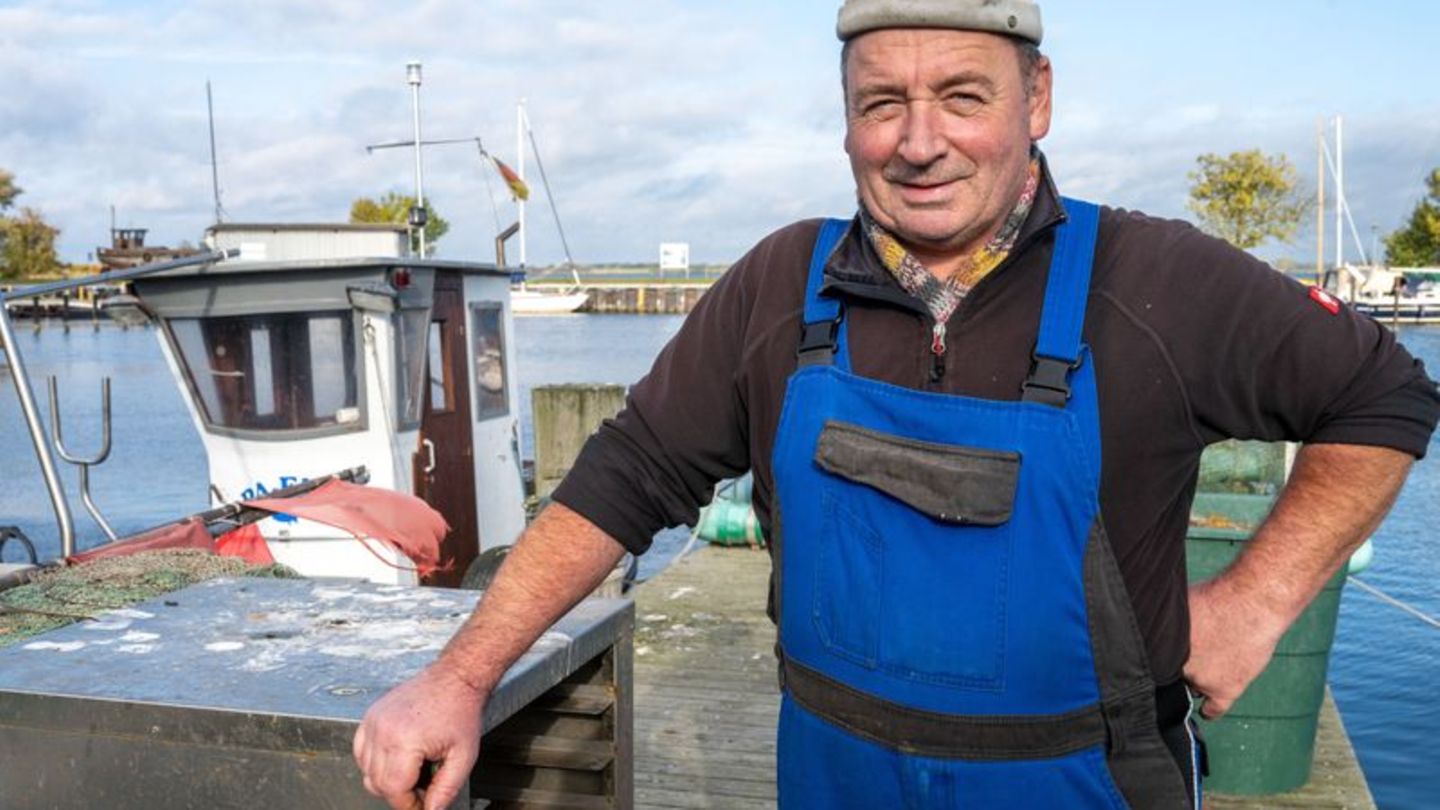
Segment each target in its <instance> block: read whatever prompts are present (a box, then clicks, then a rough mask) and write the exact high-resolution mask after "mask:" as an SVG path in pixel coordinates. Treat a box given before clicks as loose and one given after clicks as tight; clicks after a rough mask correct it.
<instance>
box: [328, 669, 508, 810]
mask: <svg viewBox="0 0 1440 810" xmlns="http://www.w3.org/2000/svg"><path fill="white" fill-rule="evenodd" d="M485 698H486V696H485V695H484V694H482V693H481V692H479V691H477V690H476V689H475V688H474V687H473V686H471V685H470V684H469V683H467V682H466V681H465V680H463V679H462V678H460V677H459V676H458V675H456V674H455V673H454V672H452V671H451V670H450V669H449V668H448V667H447V666H446V664H445V663H444V662H443V661H440V662H437V663H435V664H433V665H431V666H430V667H429V668H428V669H425V670H423V671H421V672H420V674H418V675H416V676H415V677H414V678H411V679H410V680H408V681H406V682H405V683H403V684H401V685H399V686H397V687H395V688H394V689H393V690H391V691H390V692H389V693H388V694H386V695H385V696H384V697H382V698H381V699H380V700H379V701H377V702H376V703H375V705H373V706H371V707H370V710H369V711H368V712H366V713H365V719H364V720H363V721H362V722H361V724H360V729H359V731H357V732H356V733H355V746H354V752H355V762H356V763H357V764H358V765H359V766H360V771H361V772H362V773H363V774H364V775H365V789H366V790H368V791H370V792H371V793H372V794H374V795H376V796H378V797H380V798H381V799H384V800H385V801H386V802H388V803H389V804H390V806H391V807H393V808H395V810H419V808H421V807H423V808H424V810H443V808H446V807H448V806H450V803H451V802H453V801H454V800H455V797H456V796H458V795H459V794H460V791H461V790H462V789H463V788H464V786H465V782H466V780H468V779H469V778H470V770H471V768H473V767H474V765H475V759H476V758H477V757H478V756H479V754H480V731H481V728H480V718H481V714H482V713H483V712H484V709H485ZM426 762H438V763H439V765H440V768H439V770H438V771H437V772H436V773H435V776H434V779H433V780H432V781H431V783H430V785H429V786H428V787H427V788H426V789H425V790H423V791H422V790H419V789H418V788H417V787H416V785H417V783H418V782H419V781H420V775H421V773H422V769H423V768H424V767H425V763H426Z"/></svg>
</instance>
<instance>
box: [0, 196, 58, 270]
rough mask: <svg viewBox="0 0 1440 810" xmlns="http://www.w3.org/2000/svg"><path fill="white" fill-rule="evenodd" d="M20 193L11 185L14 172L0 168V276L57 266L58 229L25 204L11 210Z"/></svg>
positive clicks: (50, 268) (55, 267)
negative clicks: (15, 209) (56, 245)
mask: <svg viewBox="0 0 1440 810" xmlns="http://www.w3.org/2000/svg"><path fill="white" fill-rule="evenodd" d="M23 193H25V190H24V189H22V188H20V187H19V186H17V185H15V175H14V174H12V173H11V172H8V171H6V170H4V169H0V279H15V278H29V277H32V276H42V275H48V274H51V273H54V272H55V271H56V270H59V269H60V260H59V259H58V258H57V257H56V255H55V238H56V237H58V236H59V235H60V229H58V228H55V227H53V226H51V225H50V224H49V223H48V222H46V221H45V217H44V216H42V215H41V213H40V212H39V211H38V210H36V209H34V208H31V207H29V206H24V207H22V208H20V209H19V210H18V211H13V212H12V209H14V208H15V199H16V198H17V197H19V196H20V195H21V194H23Z"/></svg>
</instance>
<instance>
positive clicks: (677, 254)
mask: <svg viewBox="0 0 1440 810" xmlns="http://www.w3.org/2000/svg"><path fill="white" fill-rule="evenodd" d="M666 270H679V271H680V272H682V273H684V274H685V277H686V278H689V277H690V243H689V242H661V243H660V275H662V276H663V275H665V271H666Z"/></svg>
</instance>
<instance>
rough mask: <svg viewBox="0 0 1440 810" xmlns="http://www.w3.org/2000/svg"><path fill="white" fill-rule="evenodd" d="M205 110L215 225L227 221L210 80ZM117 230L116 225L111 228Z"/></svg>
mask: <svg viewBox="0 0 1440 810" xmlns="http://www.w3.org/2000/svg"><path fill="white" fill-rule="evenodd" d="M205 108H206V110H207V111H208V114H209V120H210V188H211V189H213V190H214V192H215V224H217V225H218V224H220V223H221V222H224V221H225V206H223V205H221V204H220V164H219V163H218V162H217V161H216V159H215V99H214V98H213V97H212V96H211V94H210V80H209V79H206V80H205ZM110 229H111V230H114V229H115V226H114V224H113V223H112V224H111V226H110Z"/></svg>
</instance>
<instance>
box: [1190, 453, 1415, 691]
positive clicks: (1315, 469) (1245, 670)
mask: <svg viewBox="0 0 1440 810" xmlns="http://www.w3.org/2000/svg"><path fill="white" fill-rule="evenodd" d="M1413 462H1414V459H1413V458H1411V457H1410V456H1409V455H1408V454H1406V453H1403V452H1400V451H1398V450H1391V449H1388V448H1384V447H1365V446H1360V445H1345V444H1310V445H1306V446H1304V447H1302V448H1300V452H1299V454H1298V455H1297V456H1296V458H1295V467H1294V469H1293V470H1292V472H1291V474H1290V480H1289V481H1288V482H1287V483H1286V485H1285V489H1284V490H1282V491H1281V493H1280V497H1279V498H1278V499H1277V500H1276V501H1275V508H1274V509H1273V510H1271V512H1270V516H1269V517H1268V518H1266V519H1265V522H1264V523H1263V524H1262V525H1261V526H1260V528H1259V529H1257V530H1256V532H1255V536H1254V537H1253V538H1251V539H1250V540H1249V541H1248V542H1246V543H1245V544H1244V550H1243V551H1241V552H1240V556H1239V557H1237V558H1236V559H1235V562H1234V563H1232V564H1231V566H1230V567H1229V568H1227V569H1226V570H1225V572H1224V573H1222V574H1221V575H1220V576H1218V577H1215V578H1214V579H1212V580H1210V581H1208V582H1202V583H1199V584H1197V585H1195V586H1193V587H1191V588H1190V658H1189V660H1188V661H1186V662H1185V677H1186V679H1188V680H1189V681H1190V683H1191V685H1192V686H1194V687H1195V688H1196V690H1198V691H1199V692H1200V693H1201V694H1202V695H1204V696H1205V698H1206V701H1205V707H1204V708H1203V710H1202V711H1203V713H1204V715H1205V717H1207V718H1211V719H1213V718H1216V717H1219V716H1220V715H1222V714H1224V713H1225V712H1227V711H1229V710H1230V707H1231V705H1232V704H1234V702H1235V701H1236V700H1237V699H1238V698H1239V697H1240V694H1241V693H1242V692H1244V691H1245V687H1247V686H1249V685H1250V682H1251V681H1253V680H1255V678H1256V677H1258V676H1259V675H1260V673H1261V672H1262V671H1264V669H1265V665H1266V664H1268V663H1269V661H1270V656H1271V655H1273V654H1274V652H1275V645H1276V644H1278V643H1279V642H1280V637H1281V636H1282V635H1284V634H1285V631H1286V630H1287V629H1288V628H1289V627H1290V625H1291V623H1293V622H1294V621H1295V619H1296V618H1298V617H1299V616H1300V613H1301V612H1302V611H1304V610H1305V607H1306V606H1307V605H1309V604H1310V600H1312V599H1314V598H1315V594H1317V593H1319V592H1320V589H1321V588H1322V587H1324V585H1325V583H1326V582H1327V581H1329V579H1330V577H1332V576H1334V574H1335V572H1336V571H1337V570H1339V568H1340V567H1341V566H1342V565H1344V564H1345V561H1346V559H1347V558H1348V557H1349V556H1350V554H1351V553H1352V552H1353V551H1354V550H1355V549H1356V547H1358V546H1359V545H1360V544H1361V543H1362V542H1364V540H1365V538H1366V537H1369V536H1370V534H1371V532H1373V531H1375V529H1376V527H1378V526H1379V525H1380V521H1381V519H1383V518H1384V517H1385V513H1386V512H1387V511H1389V509H1390V506H1391V504H1393V503H1394V502H1395V496H1396V495H1397V494H1398V493H1399V492H1400V485H1401V484H1402V483H1404V481H1405V475H1406V474H1407V473H1408V472H1409V471H1410V465H1411V464H1412V463H1413Z"/></svg>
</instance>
